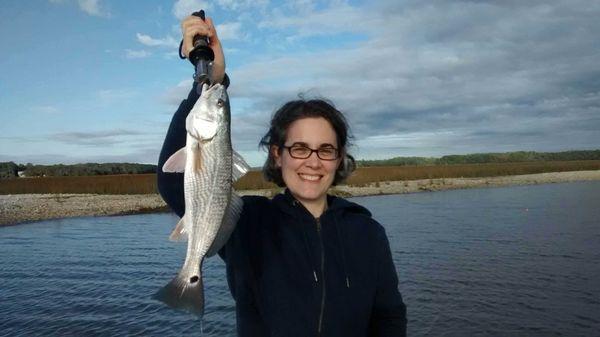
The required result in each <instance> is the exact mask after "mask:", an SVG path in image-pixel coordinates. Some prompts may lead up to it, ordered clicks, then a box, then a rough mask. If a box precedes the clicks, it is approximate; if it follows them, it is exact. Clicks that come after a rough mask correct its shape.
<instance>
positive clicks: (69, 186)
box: [0, 160, 600, 194]
mask: <svg viewBox="0 0 600 337" xmlns="http://www.w3.org/2000/svg"><path fill="white" fill-rule="evenodd" d="M583 170H600V160H581V161H557V162H528V163H502V164H465V165H432V166H378V167H361V168H359V169H357V170H356V172H354V174H353V175H352V176H351V177H350V179H349V180H348V182H347V184H348V185H354V186H364V185H367V184H369V183H373V182H381V181H403V180H417V179H436V178H457V177H465V178H468V177H472V178H474V177H495V176H506V175H518V174H532V173H544V172H563V171H583ZM235 187H236V189H238V190H255V189H267V188H268V189H270V188H274V187H276V186H275V185H273V184H270V183H267V182H265V181H264V180H263V178H262V172H259V171H252V172H249V173H248V174H246V175H245V176H244V177H242V179H240V180H239V181H238V182H236V184H235ZM24 193H93V194H152V193H157V188H156V175H155V174H129V175H106V176H88V177H42V178H14V179H3V180H0V194H24Z"/></svg>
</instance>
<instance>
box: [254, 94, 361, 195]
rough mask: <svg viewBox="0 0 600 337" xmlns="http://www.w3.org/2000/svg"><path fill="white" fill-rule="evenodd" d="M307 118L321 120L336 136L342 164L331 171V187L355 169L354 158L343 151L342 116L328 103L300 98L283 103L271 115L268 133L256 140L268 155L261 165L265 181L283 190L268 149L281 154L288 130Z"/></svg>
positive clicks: (344, 130) (345, 137) (344, 127)
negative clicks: (296, 122)
mask: <svg viewBox="0 0 600 337" xmlns="http://www.w3.org/2000/svg"><path fill="white" fill-rule="evenodd" d="M309 117H313V118H316V117H322V118H325V119H326V120H327V121H328V122H329V123H330V124H331V126H332V127H333V130H334V131H335V134H336V136H337V143H338V148H339V151H340V155H341V156H342V162H341V163H340V166H339V167H338V169H337V170H336V171H335V177H334V179H333V184H332V185H337V184H339V183H341V182H342V181H344V180H345V179H346V178H348V176H350V174H351V173H352V172H353V171H354V169H355V168H356V163H355V162H354V158H353V157H352V156H351V155H349V154H348V151H347V145H348V138H349V127H348V123H347V122H346V118H345V117H344V115H343V114H342V113H341V112H340V111H339V110H337V109H336V108H335V106H334V105H333V103H331V102H329V101H326V100H323V99H312V100H304V99H302V98H301V99H299V100H294V101H290V102H287V103H285V104H284V105H283V106H282V107H281V108H279V110H277V111H276V112H275V114H273V118H271V127H270V128H269V131H268V132H267V134H265V135H264V137H263V138H262V139H261V140H260V144H259V145H260V146H261V147H263V148H264V149H265V150H266V151H267V153H268V154H269V155H268V157H267V161H266V162H265V164H264V165H263V175H264V177H265V179H266V180H267V181H272V182H274V183H275V184H277V185H278V186H280V187H285V182H284V181H283V177H282V175H281V167H278V166H277V165H276V162H275V158H274V156H273V153H272V151H271V147H272V146H277V147H278V149H279V154H281V153H282V151H283V146H284V144H285V141H286V137H287V129H288V127H289V126H290V125H291V124H292V123H293V122H295V121H296V120H298V119H302V118H309Z"/></svg>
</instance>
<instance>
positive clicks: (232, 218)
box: [206, 191, 244, 257]
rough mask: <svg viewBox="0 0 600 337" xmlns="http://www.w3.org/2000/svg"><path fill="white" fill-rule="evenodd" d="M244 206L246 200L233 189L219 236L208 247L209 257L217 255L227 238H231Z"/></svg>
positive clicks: (207, 253) (207, 254)
mask: <svg viewBox="0 0 600 337" xmlns="http://www.w3.org/2000/svg"><path fill="white" fill-rule="evenodd" d="M242 208H244V201H243V200H242V198H240V196H239V195H237V194H236V193H235V192H233V191H232V192H231V198H230V200H229V204H228V205H227V208H226V209H225V214H224V215H223V221H221V226H220V227H219V231H218V232H217V236H215V240H214V241H213V243H212V245H211V246H210V248H209V249H208V252H206V256H207V257H208V256H213V255H215V254H216V253H217V252H218V251H219V249H221V248H222V247H223V246H224V245H225V244H226V243H227V240H229V237H230V236H231V233H233V230H234V229H235V225H236V224H237V222H238V219H239V218H240V214H241V213H242Z"/></svg>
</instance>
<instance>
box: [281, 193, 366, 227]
mask: <svg viewBox="0 0 600 337" xmlns="http://www.w3.org/2000/svg"><path fill="white" fill-rule="evenodd" d="M273 203H274V204H275V205H277V207H279V209H281V210H282V211H283V212H285V213H287V214H289V215H293V216H298V209H299V208H300V209H303V210H304V211H305V213H306V215H307V216H309V217H310V218H311V219H313V218H312V215H311V214H310V212H308V210H306V208H304V206H303V205H302V203H301V202H300V201H298V200H296V198H295V197H294V196H293V195H292V193H291V192H290V190H289V189H287V188H286V189H285V191H284V192H283V193H280V194H278V195H276V196H275V197H273ZM327 212H334V213H337V212H348V213H354V214H363V215H366V216H369V217H370V216H371V212H369V210H368V209H366V208H364V207H363V206H361V205H359V204H356V203H353V202H351V201H348V200H346V199H344V198H340V197H336V196H333V195H329V194H328V195H327Z"/></svg>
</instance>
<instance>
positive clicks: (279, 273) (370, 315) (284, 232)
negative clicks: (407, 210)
mask: <svg viewBox="0 0 600 337" xmlns="http://www.w3.org/2000/svg"><path fill="white" fill-rule="evenodd" d="M197 98H198V95H197V94H196V93H195V88H193V89H192V91H191V92H190V94H189V96H188V99H186V100H184V101H183V102H182V103H181V105H180V107H179V109H178V110H177V112H176V113H175V115H174V116H173V120H172V122H171V125H170V127H169V130H168V132H167V137H166V139H165V142H164V145H163V149H162V151H161V154H160V158H159V163H158V167H159V169H158V172H157V173H158V188H159V192H160V194H161V195H162V197H163V198H164V200H165V201H166V202H167V204H168V205H169V206H170V207H171V208H172V209H173V211H174V212H175V213H176V214H177V215H179V216H180V217H181V216H183V214H184V213H185V210H184V199H183V175H182V174H172V173H170V174H164V173H162V172H161V170H160V168H161V167H162V165H163V164H164V162H165V161H166V159H168V157H169V156H170V155H171V154H172V153H174V152H176V151H177V150H178V149H179V148H181V147H183V146H185V132H186V131H185V117H186V116H187V114H188V112H189V111H190V110H191V108H192V106H193V105H194V103H195V101H196V100H197ZM243 200H244V208H243V211H242V215H241V217H240V220H239V221H238V223H237V226H236V229H235V231H234V232H233V234H232V235H231V237H230V239H229V241H228V242H227V244H226V245H225V246H224V247H223V248H222V249H221V251H220V252H219V255H220V256H221V258H223V260H224V261H225V264H226V266H227V282H228V284H229V289H230V291H231V294H232V295H233V298H234V299H235V302H236V318H237V330H238V335H239V336H240V337H246V336H261V337H262V336H282V337H293V336H298V337H307V336H344V337H351V336H357V337H358V336H361V337H364V336H405V335H406V307H405V305H404V303H403V301H402V296H401V295H400V292H399V291H398V279H397V276H396V270H395V267H394V262H393V260H392V255H391V252H390V247H389V242H388V240H387V237H386V235H385V230H384V229H383V227H382V226H381V225H380V224H379V223H377V222H376V221H375V220H373V219H372V218H371V214H370V213H369V211H368V210H366V209H365V208H364V207H362V206H360V205H357V204H355V203H352V202H349V201H347V200H345V199H343V198H338V197H334V196H328V208H327V210H326V211H325V212H324V213H323V214H322V215H321V217H320V218H318V219H315V218H314V217H313V216H312V215H311V213H310V212H308V210H306V208H304V206H303V205H302V204H301V203H300V202H298V201H297V200H295V199H294V197H293V196H292V195H291V193H290V192H289V191H288V190H286V191H285V193H282V194H279V195H277V196H275V197H274V198H273V199H272V200H270V199H268V198H265V197H259V196H247V197H243Z"/></svg>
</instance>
